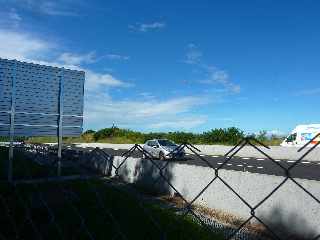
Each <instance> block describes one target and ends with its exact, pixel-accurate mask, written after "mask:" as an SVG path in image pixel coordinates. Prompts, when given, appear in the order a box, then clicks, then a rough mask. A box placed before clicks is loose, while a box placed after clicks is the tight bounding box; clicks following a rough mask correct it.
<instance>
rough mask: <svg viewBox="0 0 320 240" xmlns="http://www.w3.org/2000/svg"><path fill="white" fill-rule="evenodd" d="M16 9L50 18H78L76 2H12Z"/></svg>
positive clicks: (38, 0)
mask: <svg viewBox="0 0 320 240" xmlns="http://www.w3.org/2000/svg"><path fill="white" fill-rule="evenodd" d="M11 4H12V5H15V6H16V7H17V8H20V9H23V10H28V11H32V12H37V13H40V14H44V15H51V16H78V15H79V14H78V12H77V10H76V9H78V8H77V5H76V4H77V1H66V0H13V1H12V2H11Z"/></svg>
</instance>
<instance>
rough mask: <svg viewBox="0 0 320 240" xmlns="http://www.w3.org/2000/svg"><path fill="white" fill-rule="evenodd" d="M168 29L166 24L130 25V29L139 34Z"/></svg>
mask: <svg viewBox="0 0 320 240" xmlns="http://www.w3.org/2000/svg"><path fill="white" fill-rule="evenodd" d="M165 27H166V24H165V23H164V22H153V23H136V24H135V25H129V29H130V30H133V31H138V32H148V31H152V30H159V29H163V28H165Z"/></svg>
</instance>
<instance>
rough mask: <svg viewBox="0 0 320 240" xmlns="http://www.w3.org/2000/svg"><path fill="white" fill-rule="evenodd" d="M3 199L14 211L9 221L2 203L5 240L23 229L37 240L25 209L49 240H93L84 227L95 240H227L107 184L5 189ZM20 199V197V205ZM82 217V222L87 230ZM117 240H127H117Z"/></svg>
mask: <svg viewBox="0 0 320 240" xmlns="http://www.w3.org/2000/svg"><path fill="white" fill-rule="evenodd" d="M38 190H40V191H41V193H42V195H41V196H42V198H43V199H45V200H46V202H47V204H48V207H49V208H50V209H51V210H52V212H51V213H52V215H51V217H50V215H49V214H48V211H47V209H46V207H45V205H43V204H41V201H40V198H39V196H40V195H39V194H38V192H39V191H38ZM62 190H63V191H64V192H63V191H62ZM96 192H98V193H99V194H98V195H96V194H95V193H96ZM0 194H1V195H2V197H4V199H5V202H6V204H8V208H9V209H10V211H11V212H10V216H11V218H10V217H8V214H7V211H6V208H4V204H3V202H0V213H1V214H0V224H1V230H0V233H1V234H2V235H3V236H4V237H5V238H6V239H12V238H13V237H14V235H15V233H14V232H15V231H14V228H15V227H17V228H18V229H21V233H20V236H23V239H34V235H35V233H34V232H33V231H32V225H31V224H30V222H29V223H28V222H27V223H26V222H25V220H26V216H27V215H26V214H28V212H26V211H25V209H26V208H27V209H29V210H30V214H31V215H30V217H31V219H32V221H33V223H34V225H35V226H36V227H37V229H38V230H39V231H40V233H41V235H42V236H43V239H48V240H50V239H61V237H60V235H63V236H64V238H63V239H79V240H81V239H89V237H88V233H87V231H86V228H85V227H84V225H86V226H87V230H88V231H89V232H90V233H91V234H92V235H93V237H94V239H114V238H113V237H115V236H116V235H118V234H119V232H120V231H121V232H122V233H123V234H124V235H125V236H126V238H127V239H162V238H161V236H162V234H163V233H164V232H166V234H167V239H172V240H173V239H175V240H176V239H184V240H185V239H190V240H191V239H212V240H213V239H216V240H220V239H222V238H221V237H219V236H217V235H215V234H213V233H212V232H209V231H208V230H206V229H205V228H203V227H201V226H200V225H198V224H197V223H195V222H194V221H193V220H191V218H184V219H182V218H181V217H180V216H178V215H176V214H175V213H173V212H171V210H167V209H166V210H165V209H163V208H160V207H159V206H158V205H155V204H145V203H143V208H142V207H141V206H140V205H139V201H138V200H137V199H136V198H135V197H134V196H133V195H131V194H129V193H127V192H124V191H121V190H119V189H116V188H114V187H110V186H108V185H106V184H104V183H103V182H102V180H90V182H89V181H72V182H68V183H63V184H62V183H50V184H49V183H45V184H40V185H38V186H37V187H35V186H31V185H19V186H18V187H17V188H16V189H15V191H13V188H9V187H8V186H5V185H0ZM17 196H20V197H21V199H20V201H19V198H18V197H17ZM96 196H98V198H97V197H96ZM98 199H100V200H101V203H102V204H103V207H102V205H100V204H99V203H100V202H99V201H98ZM146 211H147V212H148V213H146ZM110 213H111V214H112V216H113V218H112V217H110V216H111V215H110ZM79 215H81V216H82V217H83V220H84V225H83V224H82V223H81V218H80V217H79ZM52 217H54V218H52ZM151 219H153V220H151ZM153 221H155V222H156V224H155V223H154V222H153ZM13 222H14V223H15V224H13ZM56 224H58V227H57V225H56ZM115 239H123V238H121V237H119V235H118V238H115Z"/></svg>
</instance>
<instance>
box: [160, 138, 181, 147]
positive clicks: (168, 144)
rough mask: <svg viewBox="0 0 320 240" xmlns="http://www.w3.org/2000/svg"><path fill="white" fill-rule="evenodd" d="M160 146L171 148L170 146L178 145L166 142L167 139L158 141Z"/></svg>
mask: <svg viewBox="0 0 320 240" xmlns="http://www.w3.org/2000/svg"><path fill="white" fill-rule="evenodd" d="M158 142H159V144H160V145H161V146H166V147H169V146H173V147H174V146H177V145H176V144H174V143H173V142H171V141H169V140H166V139H162V140H158Z"/></svg>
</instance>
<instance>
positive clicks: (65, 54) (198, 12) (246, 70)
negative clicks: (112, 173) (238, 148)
mask: <svg viewBox="0 0 320 240" xmlns="http://www.w3.org/2000/svg"><path fill="white" fill-rule="evenodd" d="M0 6H1V8H0V42H1V44H0V57H2V58H9V59H18V60H23V61H29V62H37V63H43V64H49V65H55V66H65V67H69V68H72V69H81V70H85V71H86V87H85V94H86V96H85V99H86V101H85V113H84V121H85V129H89V128H90V129H99V128H102V127H110V126H111V125H112V123H113V122H114V123H115V124H116V125H117V126H119V127H125V128H131V129H135V130H142V131H173V130H187V131H193V132H201V131H205V130H209V129H211V128H217V127H231V126H236V127H239V128H241V129H243V130H245V131H247V132H257V131H259V130H263V129H264V130H267V131H270V132H275V133H276V132H280V133H286V132H288V131H289V130H291V129H292V128H294V127H295V125H297V124H302V123H303V124H308V123H318V122H319V117H320V112H319V111H317V105H316V102H317V101H318V99H319V97H318V96H319V94H320V80H319V76H320V15H319V12H320V2H319V1H271V0H261V1H209V0H197V1H168V0H163V1H119V0H118V1H94V0H92V1H84V0H79V1H72V0H56V1H53V0H11V1H8V0H0Z"/></svg>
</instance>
